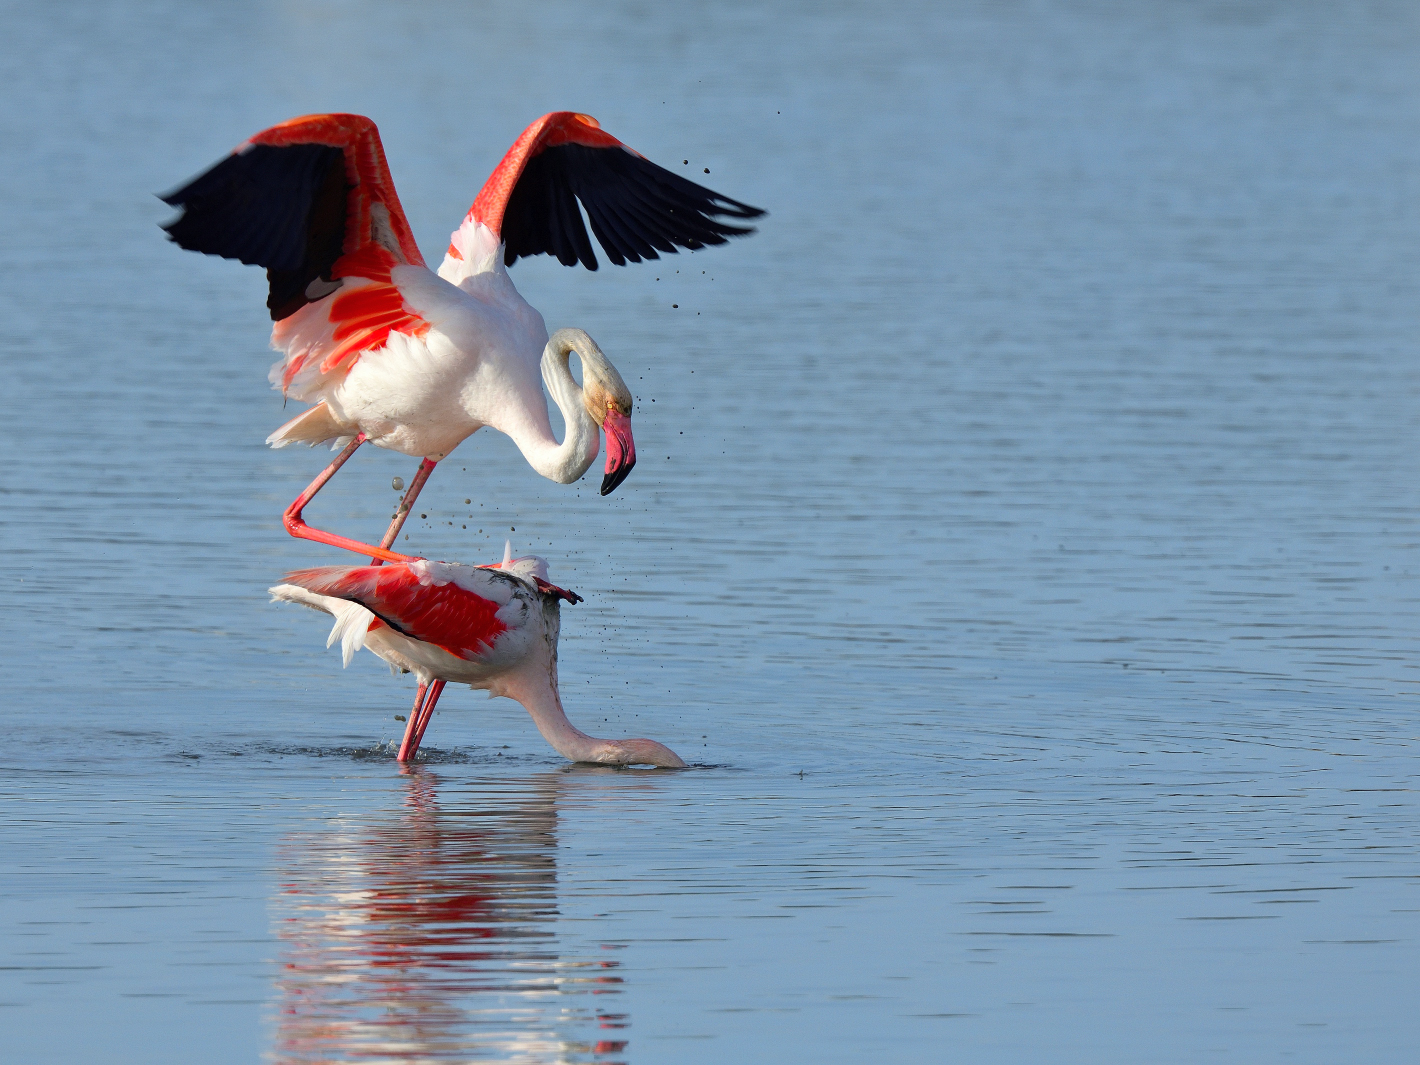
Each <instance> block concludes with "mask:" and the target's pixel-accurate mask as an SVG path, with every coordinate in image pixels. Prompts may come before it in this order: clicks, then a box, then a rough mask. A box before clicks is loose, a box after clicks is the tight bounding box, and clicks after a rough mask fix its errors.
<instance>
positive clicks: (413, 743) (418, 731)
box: [398, 680, 444, 762]
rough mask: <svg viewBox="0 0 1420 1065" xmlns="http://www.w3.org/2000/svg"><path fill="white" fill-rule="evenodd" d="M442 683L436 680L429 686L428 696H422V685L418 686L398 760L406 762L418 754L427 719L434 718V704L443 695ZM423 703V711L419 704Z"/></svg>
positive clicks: (427, 723) (427, 722)
mask: <svg viewBox="0 0 1420 1065" xmlns="http://www.w3.org/2000/svg"><path fill="white" fill-rule="evenodd" d="M443 691H444V682H443V681H442V680H436V681H434V683H433V684H430V685H429V694H428V696H427V697H425V695H424V685H422V684H421V685H419V694H418V695H417V696H415V699H414V713H412V714H410V715H409V725H408V726H407V727H406V728H405V730H404V742H403V743H402V744H400V746H399V756H398V757H399V760H400V761H401V762H408V761H410V760H412V759H413V758H414V756H415V755H416V754H418V753H419V745H420V744H421V743H422V742H424V730H425V729H427V728H428V727H429V719H430V718H431V717H433V716H434V704H435V703H437V702H438V701H439V696H440V695H441V694H443ZM421 701H422V702H423V704H424V707H423V710H422V711H421V710H420V707H419V704H420V702H421Z"/></svg>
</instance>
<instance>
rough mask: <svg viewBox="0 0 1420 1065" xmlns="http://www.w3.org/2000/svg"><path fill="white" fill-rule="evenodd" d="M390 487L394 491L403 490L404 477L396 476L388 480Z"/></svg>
mask: <svg viewBox="0 0 1420 1065" xmlns="http://www.w3.org/2000/svg"><path fill="white" fill-rule="evenodd" d="M390 487H391V488H393V489H394V490H395V491H396V492H402V491H404V478H403V477H396V478H395V479H394V480H392V481H390Z"/></svg>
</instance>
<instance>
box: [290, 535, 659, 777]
mask: <svg viewBox="0 0 1420 1065" xmlns="http://www.w3.org/2000/svg"><path fill="white" fill-rule="evenodd" d="M270 591H271V596H272V598H273V599H274V600H285V601H286V602H291V603H301V604H303V605H305V606H309V607H313V608H315V609H316V610H323V611H325V612H326V613H327V614H330V615H332V616H333V617H334V618H335V625H334V627H333V628H332V629H331V630H330V638H329V639H328V640H327V641H326V646H327V647H329V646H330V645H331V644H334V643H335V642H336V641H337V640H338V641H339V642H340V647H341V652H342V654H343V656H344V661H345V664H346V665H349V664H350V660H351V658H352V657H354V655H355V652H356V651H358V650H359V649H360V648H361V647H364V648H367V649H368V650H370V651H373V652H374V653H375V654H377V655H379V657H380V658H383V659H384V660H385V661H386V662H388V663H389V665H390V668H391V669H401V670H406V671H408V672H411V673H413V674H414V675H415V676H416V677H417V678H418V680H419V689H418V693H417V694H416V695H415V697H414V708H413V710H411V711H410V714H409V721H408V724H407V725H406V727H405V731H404V741H403V742H402V743H401V744H400V748H399V760H400V761H401V762H404V761H408V760H409V759H412V758H413V757H414V755H415V753H416V752H417V751H418V750H419V744H420V742H421V741H422V740H423V738H424V730H425V729H426V728H428V726H429V719H430V717H431V716H432V715H433V713H434V705H435V704H436V703H437V702H438V700H439V695H440V694H441V693H442V692H443V690H444V685H445V684H448V683H450V682H453V683H456V684H467V685H469V686H470V687H472V688H476V689H484V690H486V691H488V693H489V694H490V695H491V696H498V695H502V696H506V697H507V698H509V699H515V700H517V701H518V702H520V703H522V704H523V707H524V708H525V709H526V710H527V712H528V713H529V714H531V715H532V719H533V722H534V723H535V724H536V725H537V728H538V731H539V732H541V733H542V735H543V738H544V739H546V740H547V742H548V743H550V744H552V746H553V748H555V749H556V751H557V752H558V753H559V754H561V755H563V756H564V757H566V758H570V759H572V760H573V761H574V762H597V763H600V764H602V765H653V766H665V767H673V768H683V767H684V766H685V762H683V761H682V760H681V759H680V758H679V756H677V755H676V753H675V752H674V751H672V750H671V749H670V748H669V747H666V746H665V745H664V744H660V743H657V742H656V741H655V740H646V739H630V740H603V739H597V738H596V737H595V736H588V735H587V734H586V733H585V732H582V731H581V730H579V729H578V728H576V726H574V725H573V724H572V723H571V722H570V721H568V720H567V714H566V713H565V712H564V711H563V709H562V700H561V698H560V697H559V695H558V690H557V636H558V631H559V627H560V624H561V622H560V613H559V600H560V599H566V600H568V601H569V602H576V601H578V599H579V597H578V596H576V595H575V594H574V593H571V592H567V591H565V590H563V589H561V588H557V587H556V586H554V585H551V584H548V583H547V563H546V562H544V561H543V560H542V559H540V558H537V557H536V556H530V557H528V558H519V559H515V558H513V557H512V552H511V550H505V553H504V559H503V561H502V562H501V563H499V564H498V565H496V566H465V565H460V564H458V563H452V562H431V561H429V560H427V559H408V560H406V561H403V562H398V563H395V564H392V565H386V566H325V567H321V568H319V569H307V570H300V571H298V572H296V573H291V574H288V575H287V577H286V581H285V583H284V584H278V585H276V586H275V587H274V588H272V589H271V590H270Z"/></svg>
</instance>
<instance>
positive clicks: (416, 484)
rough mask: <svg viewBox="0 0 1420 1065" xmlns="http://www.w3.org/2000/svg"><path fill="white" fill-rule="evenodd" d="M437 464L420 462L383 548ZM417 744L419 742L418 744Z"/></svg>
mask: <svg viewBox="0 0 1420 1065" xmlns="http://www.w3.org/2000/svg"><path fill="white" fill-rule="evenodd" d="M435 465H437V464H436V463H435V462H434V460H433V459H425V460H424V461H423V462H421V463H420V464H419V469H418V470H416V471H415V474H414V480H412V481H410V482H409V489H408V490H407V491H406V492H405V493H404V498H403V499H401V500H400V501H399V509H398V510H396V511H395V512H394V520H393V521H391V522H390V527H389V528H388V529H387V530H386V531H385V535H384V539H382V540H381V541H380V547H381V548H388V547H389V545H390V544H392V543H394V538H395V537H396V536H398V535H399V530H400V529H402V528H404V519H405V518H407V517H409V511H410V508H412V507H413V506H414V501H415V500H416V499H418V498H419V493H420V491H421V490H423V488H424V482H425V481H427V480H428V479H429V475H430V474H431V473H433V472H434V467H435ZM384 561H385V560H384V559H383V558H372V559H370V565H372V566H382V565H384ZM416 746H417V744H416Z"/></svg>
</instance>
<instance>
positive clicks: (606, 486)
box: [601, 462, 636, 496]
mask: <svg viewBox="0 0 1420 1065" xmlns="http://www.w3.org/2000/svg"><path fill="white" fill-rule="evenodd" d="M635 466H636V463H634V462H631V463H627V464H626V465H625V466H622V467H621V468H620V469H618V470H614V471H613V472H611V473H608V474H607V475H606V476H605V477H603V478H602V489H601V494H602V495H604V496H609V495H611V494H612V493H613V492H615V491H616V489H617V487H618V486H619V485H620V484H621V482H622V481H624V480H626V478H627V476H628V475H629V474H630V473H631V471H632V469H634V468H635Z"/></svg>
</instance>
